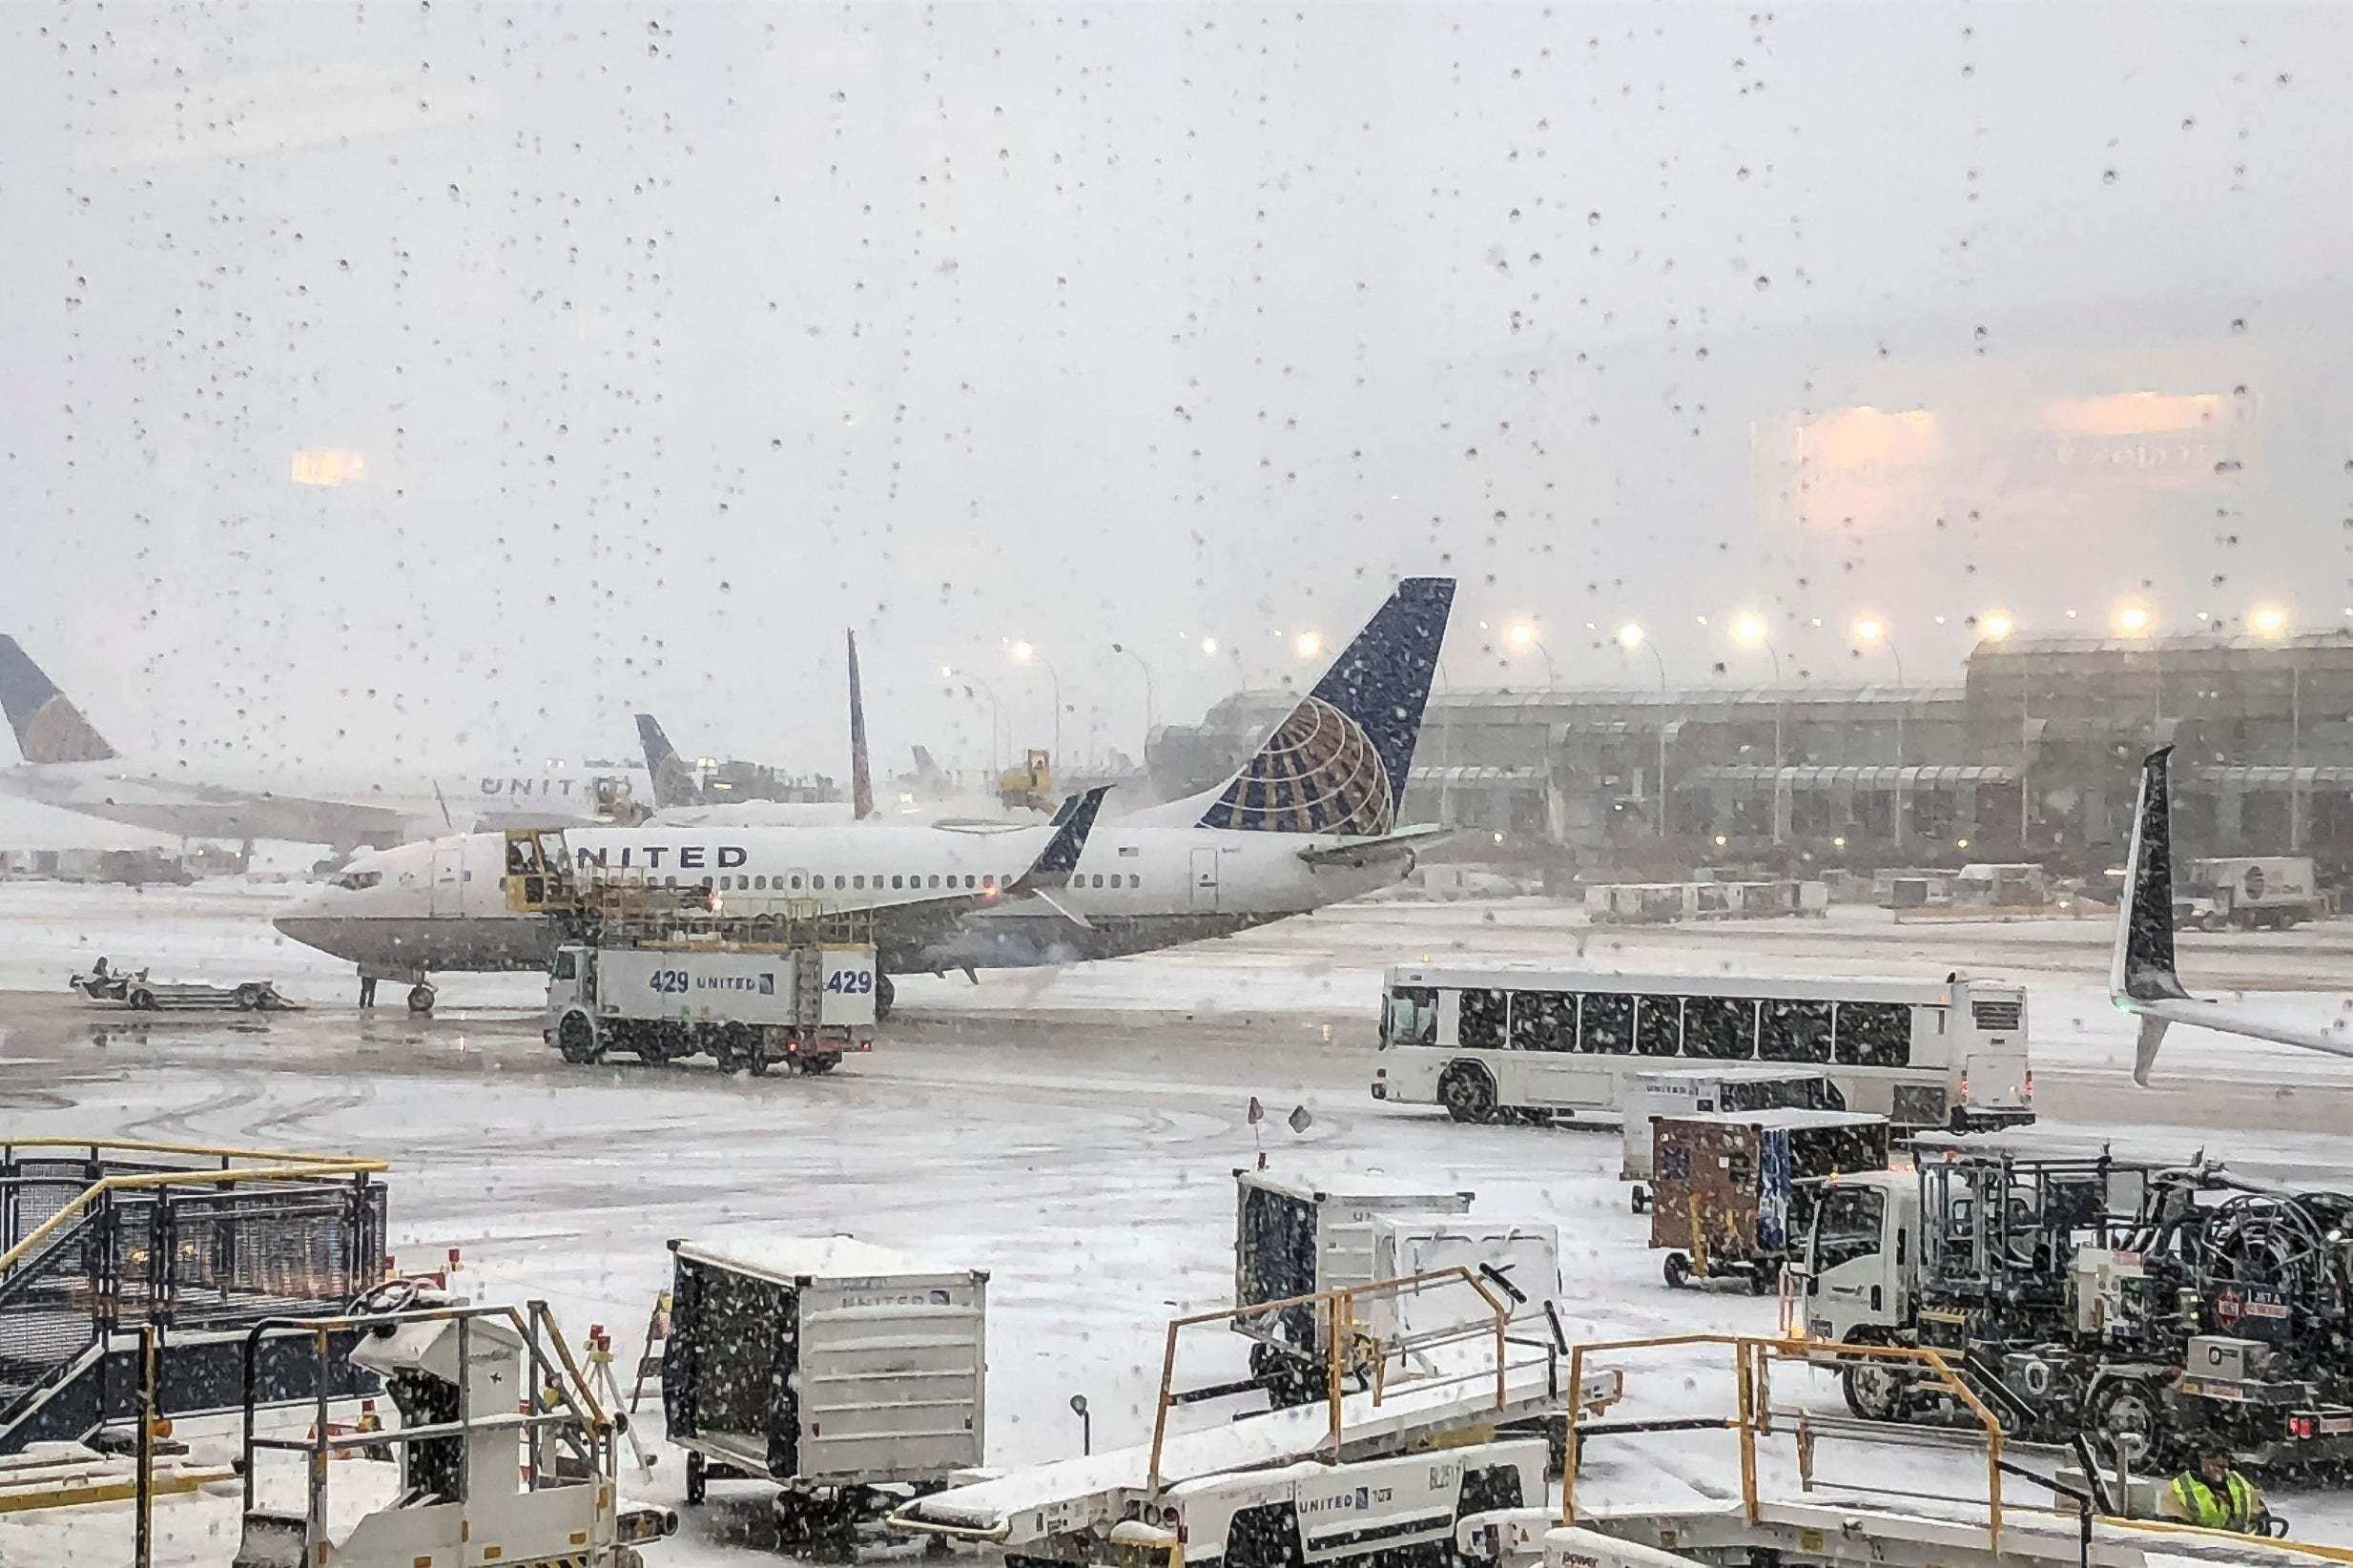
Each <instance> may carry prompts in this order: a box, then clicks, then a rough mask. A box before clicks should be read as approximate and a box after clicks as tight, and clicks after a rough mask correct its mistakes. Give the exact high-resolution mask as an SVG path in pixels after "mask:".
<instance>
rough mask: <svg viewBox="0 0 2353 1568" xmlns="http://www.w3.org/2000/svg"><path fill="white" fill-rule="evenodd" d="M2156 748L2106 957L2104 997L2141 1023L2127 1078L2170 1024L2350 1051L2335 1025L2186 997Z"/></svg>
mask: <svg viewBox="0 0 2353 1568" xmlns="http://www.w3.org/2000/svg"><path fill="white" fill-rule="evenodd" d="M2172 755H2173V748H2172V747H2170V746H2162V747H2159V748H2158V749H2157V750H2156V751H2154V752H2152V753H2149V754H2148V756H2147V757H2146V758H2144V759H2143V760H2142V762H2141V765H2140V796H2139V799H2138V800H2137V802H2136V804H2135V806H2134V809H2133V845H2132V852H2131V853H2130V854H2129V855H2128V856H2126V857H2125V862H2124V886H2125V892H2126V897H2124V898H2123V899H2121V900H2120V901H2119V907H2118V909H2117V911H2116V947H2115V950H2114V951H2113V952H2112V953H2111V954H2110V956H2109V959H2108V999H2109V1001H2112V1002H2114V1003H2115V1004H2116V1009H2117V1011H2119V1012H2125V1013H2132V1014H2134V1015H2136V1017H2137V1018H2138V1019H2139V1021H2140V1038H2139V1039H2138V1041H2137V1042H2136V1043H2135V1048H2134V1053H2133V1082H2134V1083H2138V1084H2140V1085H2141V1086H2142V1087H2143V1088H2146V1087H2147V1086H2148V1083H2149V1070H2150V1068H2152V1067H2153V1066H2155V1065H2156V1064H2157V1047H2158V1046H2159V1045H2160V1044H2162V1043H2163V1042H2164V1040H2165V1031H2166V1028H2167V1027H2168V1026H2169V1025H2172V1024H2176V1023H2188V1024H2193V1025H2195V1026H2197V1027H2198V1028H2201V1029H2216V1030H2219V1031H2220V1032H2222V1033H2224V1034H2233V1035H2244V1036H2245V1037H2247V1038H2248V1039H2250V1040H2264V1041H2269V1042H2272V1043H2274V1044H2277V1045H2294V1046H2297V1047H2299V1048H2301V1049H2303V1050H2307V1051H2323V1052H2326V1053H2327V1054H2328V1055H2330V1056H2342V1057H2353V1037H2348V1036H2346V1035H2344V1034H2343V1033H2341V1032H2339V1031H2336V1030H2327V1029H2300V1028H2296V1027H2293V1026H2291V1025H2288V1024H2283V1023H2280V1022H2277V1021H2274V1020H2271V1019H2268V1018H2263V1017H2260V1016H2258V1015H2256V1014H2253V1013H2250V1012H2249V1011H2248V1010H2247V1009H2245V1008H2243V1007H2236V1006H2232V1005H2229V1004H2227V1003H2222V1002H2216V1001H2204V1000H2201V999H2199V998H2198V997H2194V996H2192V995H2190V993H2189V992H2188V991H2187V990H2186V989H2184V988H2183V986H2182V984H2181V977H2180V976H2179V974H2178V973H2177V972H2176V971H2175V968H2174V872H2173V816H2172V811H2171V808H2170V806H2169V804H2168V799H2167V794H2168V792H2167V786H2166V763H2167V761H2168V759H2169V758H2170V757H2171V756H2172Z"/></svg>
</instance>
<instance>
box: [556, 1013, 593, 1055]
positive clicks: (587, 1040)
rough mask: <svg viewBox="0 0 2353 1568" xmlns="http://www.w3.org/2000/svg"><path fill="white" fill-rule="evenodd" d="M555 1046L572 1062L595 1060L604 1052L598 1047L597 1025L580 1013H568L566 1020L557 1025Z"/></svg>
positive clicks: (565, 1016)
mask: <svg viewBox="0 0 2353 1568" xmlns="http://www.w3.org/2000/svg"><path fill="white" fill-rule="evenodd" d="M555 1048H556V1049H557V1050H559V1051H561V1052H563V1053H564V1060H565V1061H567V1062H571V1063H588V1062H594V1061H595V1060H596V1059H597V1058H598V1057H600V1056H602V1055H604V1052H602V1051H600V1050H599V1049H597V1044H596V1027H595V1025H593V1024H591V1023H590V1022H589V1021H588V1020H587V1019H586V1018H583V1017H582V1016H581V1015H580V1014H578V1013H567V1014H565V1015H564V1021H563V1022H561V1023H559V1024H557V1025H556V1030H555Z"/></svg>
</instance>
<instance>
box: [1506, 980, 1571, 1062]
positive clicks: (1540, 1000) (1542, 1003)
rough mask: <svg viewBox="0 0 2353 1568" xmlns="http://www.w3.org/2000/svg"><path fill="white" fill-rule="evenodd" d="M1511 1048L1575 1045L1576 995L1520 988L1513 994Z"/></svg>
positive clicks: (1561, 1048) (1567, 1047) (1555, 1048)
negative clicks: (1521, 989) (1522, 989)
mask: <svg viewBox="0 0 2353 1568" xmlns="http://www.w3.org/2000/svg"><path fill="white" fill-rule="evenodd" d="M1512 1049H1513V1050H1515V1051H1573V1050H1575V1049H1577V998H1576V997H1574V996H1572V995H1570V994H1569V993H1568V992H1566V991H1521V992H1518V993H1517V994H1516V995H1515V996H1514V997H1513V998H1512Z"/></svg>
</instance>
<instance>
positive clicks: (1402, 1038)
mask: <svg viewBox="0 0 2353 1568" xmlns="http://www.w3.org/2000/svg"><path fill="white" fill-rule="evenodd" d="M1381 1038H1382V1039H1383V1040H1385V1041H1387V1042H1389V1043H1391V1044H1393V1045H1435V1044H1436V1043H1437V1042H1438V992H1437V987H1435V986H1434V985H1399V986H1393V987H1392V988H1391V990H1390V993H1389V1007H1388V1009H1387V1011H1385V1012H1384V1013H1383V1014H1382V1015H1381Z"/></svg>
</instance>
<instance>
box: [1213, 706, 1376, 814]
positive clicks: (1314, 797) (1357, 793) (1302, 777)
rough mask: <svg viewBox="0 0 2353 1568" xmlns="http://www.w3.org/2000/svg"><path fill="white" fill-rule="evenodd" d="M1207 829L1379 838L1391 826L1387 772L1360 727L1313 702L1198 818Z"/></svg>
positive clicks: (1284, 726) (1287, 723)
mask: <svg viewBox="0 0 2353 1568" xmlns="http://www.w3.org/2000/svg"><path fill="white" fill-rule="evenodd" d="M1201 825H1202V826H1203V827H1205V828H1237V829H1242V830H1245V831H1249V832H1258V833H1333V834H1366V835H1377V834H1385V833H1389V832H1391V831H1392V830H1393V829H1394V828H1395V826H1396V805H1395V797H1394V795H1393V793H1392V792H1391V790H1390V787H1389V771H1388V770H1387V769H1386V768H1384V767H1383V766H1382V765H1381V756H1380V753H1379V751H1378V750H1376V749H1375V748H1374V746H1373V740H1372V737H1371V736H1369V735H1367V734H1366V733H1365V731H1364V726H1362V725H1360V724H1358V723H1357V722H1356V721H1355V720H1354V719H1352V718H1351V717H1349V716H1348V715H1347V714H1346V713H1344V712H1340V710H1339V709H1337V708H1335V707H1333V706H1332V705H1331V703H1329V702H1326V701H1325V700H1324V699H1323V698H1321V697H1315V696H1311V697H1308V698H1306V699H1304V700H1303V701H1301V703H1300V704H1299V706H1298V707H1296V708H1294V709H1292V710H1291V712H1290V717H1289V718H1287V719H1285V720H1284V721H1283V722H1282V724H1281V725H1280V726H1279V727H1277V729H1276V730H1275V732H1274V733H1272V734H1271V735H1269V736H1268V737H1267V742H1266V744H1265V745H1263V746H1261V747H1260V748H1259V749H1258V751H1257V753H1256V754H1255V755H1253V756H1252V757H1251V758H1250V760H1249V764H1248V765H1247V766H1246V767H1244V769H1243V770H1242V772H1241V773H1240V774H1237V775H1236V776H1235V777H1234V778H1233V780H1232V781H1231V782H1230V783H1228V785H1227V786H1226V791H1225V793H1224V794H1221V795H1219V796H1218V799H1217V803H1216V804H1215V805H1213V806H1211V807H1210V808H1209V810H1208V811H1207V813H1205V814H1204V815H1203V816H1202V818H1201Z"/></svg>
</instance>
